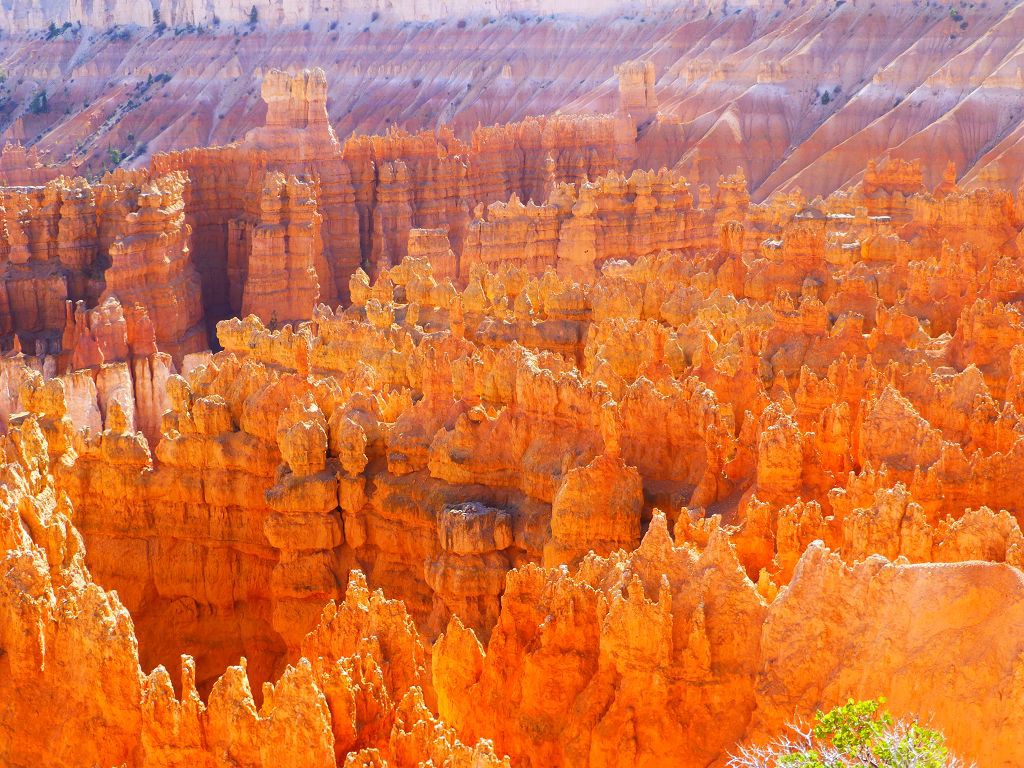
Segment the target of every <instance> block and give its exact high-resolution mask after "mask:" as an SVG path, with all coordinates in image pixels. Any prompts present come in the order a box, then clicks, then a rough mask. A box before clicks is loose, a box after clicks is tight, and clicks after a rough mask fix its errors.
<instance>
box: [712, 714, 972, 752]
mask: <svg viewBox="0 0 1024 768" xmlns="http://www.w3.org/2000/svg"><path fill="white" fill-rule="evenodd" d="M884 703H885V699H884V698H879V699H874V700H869V701H854V700H853V699H849V700H848V701H847V702H846V704H843V705H842V706H838V707H835V708H834V709H831V710H829V711H828V712H820V711H819V712H818V713H817V714H816V715H815V718H814V725H813V726H811V727H808V728H805V727H802V726H801V725H800V724H792V723H791V724H790V725H789V731H790V733H788V734H785V735H782V736H779V737H778V738H776V739H775V740H774V741H772V742H770V743H768V744H767V745H764V746H744V747H741V748H740V751H739V754H738V755H730V757H729V762H728V763H727V765H728V768H854V766H857V768H863V767H864V766H873V768H911V766H913V768H965V766H964V763H963V762H962V761H961V760H960V759H959V758H957V757H955V756H954V755H952V754H950V752H949V749H948V748H947V747H946V737H945V736H944V735H943V734H942V733H941V732H940V731H937V730H934V729H931V728H926V727H924V726H922V725H919V724H918V723H916V722H912V721H907V720H894V719H893V717H892V715H890V714H889V713H888V712H886V711H884V710H883V709H882V705H883V704H884Z"/></svg>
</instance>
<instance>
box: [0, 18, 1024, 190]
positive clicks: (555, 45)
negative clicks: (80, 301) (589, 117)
mask: <svg viewBox="0 0 1024 768" xmlns="http://www.w3.org/2000/svg"><path fill="white" fill-rule="evenodd" d="M147 5H149V4H147V3H126V2H115V0H104V2H100V0H96V2H81V3H71V4H70V5H62V4H61V3H59V2H56V1H54V2H51V1H50V0H34V1H33V2H29V3H14V4H10V3H6V4H4V5H2V6H0V27H2V28H3V29H4V30H5V31H6V33H7V34H6V35H5V37H4V40H3V41H2V43H0V64H2V66H3V69H4V72H5V73H6V75H7V77H6V79H5V80H4V82H3V84H2V91H3V98H4V101H3V102H2V104H3V108H2V109H0V139H2V140H3V141H5V142H6V141H12V142H17V141H20V142H21V143H22V144H25V145H26V146H29V147H30V148H31V149H33V150H36V151H37V152H38V153H39V158H40V159H41V161H42V162H43V163H46V164H48V165H51V166H60V167H64V166H72V167H75V168H78V169H79V170H80V172H83V173H86V174H90V175H91V174H94V173H100V172H102V171H103V170H107V169H110V168H111V167H113V166H114V165H116V164H119V165H125V164H127V165H129V166H131V167H141V166H144V165H146V164H147V163H148V162H149V161H150V159H151V158H152V155H153V154H154V153H156V152H161V151H178V150H183V149H186V148H189V147H194V146H202V147H206V146H216V145H224V144H228V143H231V142H232V141H239V140H241V139H242V138H243V137H244V136H245V134H246V132H247V131H249V130H252V129H253V128H256V127H258V126H260V125H261V124H262V123H263V115H264V110H265V107H264V105H263V102H262V100H261V98H260V83H261V81H262V79H263V76H264V75H265V74H266V73H267V72H269V71H270V70H272V69H275V68H277V69H283V70H288V71H292V72H296V71H301V70H302V69H305V68H310V67H314V66H320V67H322V68H323V69H324V70H325V72H326V74H327V82H328V96H329V99H328V101H329V104H330V106H329V109H330V111H329V119H330V122H331V124H332V125H333V126H334V127H335V129H336V131H337V133H338V135H339V136H340V137H341V138H342V139H344V138H345V137H347V136H349V135H350V134H351V133H353V132H355V133H376V134H381V133H384V132H385V131H386V130H388V129H389V128H390V127H392V126H397V127H399V128H401V129H403V130H406V131H409V132H411V133H416V132H418V131H421V130H436V129H438V128H440V127H442V126H448V127H450V128H452V130H454V131H455V133H456V134H457V135H458V136H459V137H460V138H461V139H463V140H467V139H468V138H469V135H470V134H471V132H472V131H473V130H474V128H476V127H477V126H478V125H481V124H482V125H492V124H501V123H508V122H513V121H521V120H523V119H525V118H526V117H530V116H542V115H552V114H556V113H557V114H584V113H586V114H608V113H613V112H616V111H617V110H618V109H619V108H620V106H623V107H624V108H625V112H626V113H630V114H633V116H634V118H636V122H637V125H638V126H639V144H638V146H637V148H636V151H635V152H634V156H635V167H639V168H642V169H645V170H655V171H657V170H660V169H661V168H662V167H665V168H670V169H671V168H674V169H675V170H676V171H677V172H678V173H680V174H682V175H685V176H687V177H688V178H689V179H690V180H691V181H692V182H694V183H697V184H708V185H712V184H714V182H715V180H716V179H717V178H718V177H719V176H720V175H727V174H732V173H733V172H734V171H735V169H736V168H737V167H740V168H742V169H743V173H744V175H745V176H746V178H747V179H748V180H749V182H750V188H751V189H750V191H751V194H752V196H753V197H754V199H756V200H764V199H767V198H768V197H769V196H770V195H771V194H773V193H775V192H788V191H791V190H793V189H797V188H799V189H802V190H804V191H805V192H806V193H807V194H808V195H809V196H810V197H812V198H813V197H815V196H817V195H819V194H821V195H827V194H828V193H830V192H832V191H835V190H836V189H839V188H842V187H846V186H849V185H852V184H855V183H857V182H858V181H859V180H860V178H861V175H862V173H863V172H864V169H865V167H866V165H867V162H868V161H869V160H876V161H878V162H880V163H881V162H884V161H885V159H886V158H887V157H889V156H891V157H893V158H896V159H900V160H904V161H911V160H913V159H914V158H918V157H922V158H923V157H934V158H935V159H934V162H928V163H926V164H925V166H924V167H923V169H922V170H923V173H924V175H925V181H926V182H927V185H928V187H929V189H933V188H934V187H935V186H936V185H937V184H939V183H940V182H941V180H942V177H943V173H944V172H945V168H946V164H947V163H948V162H949V161H952V162H953V163H955V166H956V168H957V173H958V176H959V179H960V181H962V182H963V181H967V182H970V183H971V184H974V185H978V186H984V185H988V184H992V183H997V184H999V185H1001V186H1004V187H1006V188H1013V187H1015V186H1016V185H1017V177H1018V175H1019V174H1018V170H1019V167H1020V147H1019V145H1020V140H1021V131H1022V128H1021V120H1022V117H1021V116H1022V115H1024V110H1022V109H1021V107H1022V104H1021V103H1020V100H1021V98H1022V97H1021V95H1020V94H1021V93H1022V89H1021V88H1020V85H1021V80H1020V69H1021V55H1022V52H1021V49H1020V45H1019V42H1020V39H1021V33H1022V25H1024V15H1022V12H1021V9H1020V5H1019V3H1016V2H1011V3H998V4H988V5H986V6H981V5H977V4H976V7H974V8H964V7H958V8H954V9H951V8H950V7H947V6H942V7H940V6H938V5H936V4H927V3H925V4H924V5H923V6H921V5H920V4H919V6H915V5H913V4H912V3H910V4H908V3H904V2H892V1H887V2H881V1H880V2H876V3H874V5H872V4H871V3H867V2H861V1H860V0H858V1H857V2H854V1H853V0H850V1H849V2H844V3H842V4H840V5H836V4H835V3H834V2H825V1H824V0H813V1H809V2H806V3H792V2H790V3H784V2H782V1H781V0H761V1H759V2H744V3H736V2H733V3H729V4H725V3H711V4H708V3H695V2H686V3H681V4H677V5H674V6H671V7H667V6H665V5H663V4H659V3H655V4H651V5H647V4H644V5H642V6H641V7H630V8H628V9H620V10H619V11H618V12H615V11H613V10H612V9H610V8H607V7H603V6H602V5H589V6H588V5H587V4H585V5H584V6H574V7H573V8H563V9H562V10H563V11H565V12H566V14H563V15H558V14H557V13H555V14H552V13H550V12H549V9H548V8H547V7H545V8H544V9H536V8H532V7H528V6H523V7H513V6H512V5H509V6H508V7H507V8H506V7H500V8H498V7H495V8H488V9H483V8H482V7H481V8H479V11H480V12H479V13H475V14H474V13H469V11H468V9H465V8H463V7H461V6H460V5H459V4H457V3H456V4H447V5H444V4H442V5H436V6H435V5H434V4H424V6H423V7H418V6H417V7H413V6H406V5H404V4H392V8H391V9H390V10H389V9H388V8H376V7H373V6H372V5H371V4H367V5H366V6H365V7H359V6H357V7H354V8H353V7H351V6H350V5H346V8H348V9H351V10H345V9H340V8H339V7H338V6H337V5H336V4H335V3H334V2H333V1H332V2H327V3H323V4H320V3H313V4H310V5H306V4H303V3H301V2H287V3H281V2H278V1H277V0H275V2H272V3H269V4H266V5H264V4H263V2H262V0H261V2H256V3H255V5H256V6H257V16H258V19H259V20H258V22H257V23H256V24H254V25H251V24H249V23H248V14H249V13H250V11H251V9H252V7H253V3H250V2H245V3H241V2H235V1H234V0H229V1H225V2H221V1H220V0H202V1H201V2H178V1H176V0H166V1H165V2H162V3H161V4H160V11H161V15H160V18H161V23H162V24H163V25H167V26H166V27H164V26H160V27H153V26H152V23H153V20H152V10H153V9H155V5H153V6H152V7H151V8H150V7H147ZM550 10H552V11H557V10H558V9H557V8H556V9H550ZM482 14H486V15H482ZM375 15H376V18H374V16H375ZM421 15H427V16H430V17H432V19H433V20H430V21H427V20H420V18H419V17H420V16H421ZM139 16H147V17H149V18H145V19H143V18H136V17H139ZM403 16H405V17H406V18H405V20H403V19H402V18H401V17H403ZM65 19H67V23H68V24H69V25H70V26H68V27H67V28H64V27H63V24H64V20H65ZM413 19H415V20H413ZM133 20H134V22H137V23H139V24H141V25H142V26H131V24H132V23H133ZM50 21H54V23H55V24H56V27H55V29H54V30H53V32H55V33H56V34H51V32H50V31H47V25H48V23H49V22H50ZM80 21H83V22H84V23H85V26H84V27H82V28H79V27H78V26H77V24H78V23H79V22H80ZM218 22H219V23H218ZM115 24H121V25H127V26H118V27H116V28H115V27H114V26H113V25H115ZM307 26H308V29H306V28H305V27H307ZM893 30H898V31H899V34H894V33H893ZM41 93H45V94H46V100H45V102H43V101H40V100H39V96H40V94H41ZM936 148H938V151H936ZM541 159H543V158H541ZM624 170H627V171H629V170H632V161H631V167H629V168H626V169H624ZM544 197H546V195H545V196H544ZM506 199H507V196H506ZM524 199H528V197H527V198H524ZM493 201H494V200H493V199H487V200H485V202H487V203H490V202H493ZM535 202H540V199H537V198H535Z"/></svg>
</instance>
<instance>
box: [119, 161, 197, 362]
mask: <svg viewBox="0 0 1024 768" xmlns="http://www.w3.org/2000/svg"><path fill="white" fill-rule="evenodd" d="M185 183H186V177H185V175H184V174H183V173H171V174H167V175H165V176H161V177H158V178H156V179H153V180H152V181H148V182H146V183H145V184H144V185H143V186H142V188H141V189H139V190H138V197H137V200H136V202H137V209H136V210H134V211H132V212H131V213H129V214H128V215H127V216H126V217H125V231H124V234H122V236H121V237H120V238H119V239H118V240H116V241H115V242H114V243H113V245H111V246H110V258H111V265H110V267H109V268H108V269H107V272H106V281H107V288H106V291H104V293H103V296H102V297H101V301H105V300H106V299H107V298H109V297H111V296H115V297H117V298H118V299H119V300H120V302H121V304H122V306H132V305H134V304H140V305H142V306H143V307H144V308H145V309H146V311H147V312H148V314H149V317H150V318H151V320H152V322H153V327H154V329H155V332H156V342H157V346H158V347H159V348H160V350H161V351H162V352H167V353H168V354H170V355H171V356H172V357H173V358H174V360H175V362H176V363H178V364H180V363H181V359H182V358H183V357H184V356H185V355H186V354H189V353H190V352H199V351H200V350H203V349H206V347H207V340H206V330H205V328H204V327H203V304H202V293H201V288H200V283H199V274H198V273H197V272H196V270H195V267H194V266H193V265H192V262H191V260H190V259H189V242H190V239H191V234H192V230H191V228H190V227H189V226H188V225H187V224H186V223H185V204H184V200H183V192H184V188H185Z"/></svg>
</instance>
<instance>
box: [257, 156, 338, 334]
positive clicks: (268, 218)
mask: <svg viewBox="0 0 1024 768" xmlns="http://www.w3.org/2000/svg"><path fill="white" fill-rule="evenodd" d="M322 220H323V217H322V216H321V215H320V213H319V211H317V207H316V191H315V189H314V187H313V185H312V184H311V183H309V182H304V181H300V180H299V179H297V178H295V177H294V176H292V177H291V178H289V179H287V180H286V179H285V177H284V175H283V174H281V173H276V172H275V173H270V174H268V175H267V178H266V183H265V184H264V186H263V192H262V194H261V196H260V212H259V221H258V222H257V223H256V224H255V225H253V226H252V228H251V230H250V231H249V232H248V233H247V236H246V237H245V238H244V239H243V242H246V243H247V244H248V246H249V248H250V251H249V254H248V274H247V277H246V281H245V287H244V289H243V293H242V315H243V316H246V315H249V314H254V315H257V316H258V317H259V318H260V319H261V320H262V321H263V322H264V323H268V324H271V325H273V324H276V323H278V322H286V321H296V322H299V321H302V320H306V319H308V318H310V317H312V314H313V307H314V306H315V305H316V303H317V301H318V299H319V298H320V286H319V283H318V281H317V269H316V265H317V263H318V262H320V261H321V260H322V259H323V241H322V240H321V238H320V224H321V221H322Z"/></svg>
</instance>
